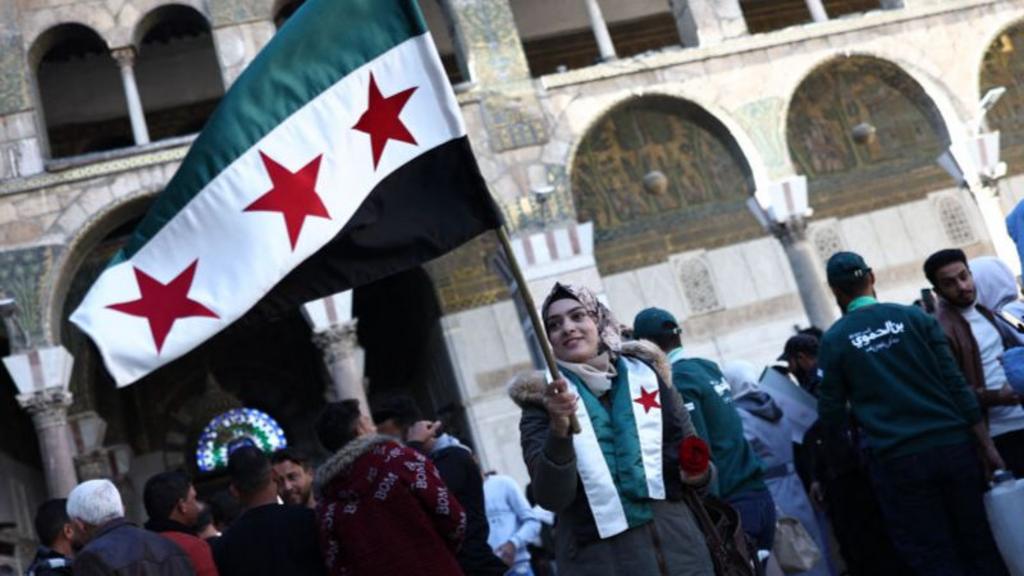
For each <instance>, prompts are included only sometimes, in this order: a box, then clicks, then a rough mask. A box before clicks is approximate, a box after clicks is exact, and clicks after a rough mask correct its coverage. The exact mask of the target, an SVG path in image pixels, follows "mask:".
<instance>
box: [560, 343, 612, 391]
mask: <svg viewBox="0 0 1024 576" xmlns="http://www.w3.org/2000/svg"><path fill="white" fill-rule="evenodd" d="M558 365H559V366H561V367H562V368H565V369H566V370H568V371H570V372H572V373H573V374H575V375H577V376H579V377H580V380H583V383H584V384H586V385H587V388H589V389H590V391H591V392H593V393H594V396H597V397H598V398H600V397H601V396H604V395H605V393H606V392H608V390H610V389H611V387H612V380H614V379H615V377H616V376H617V375H618V372H617V371H616V370H615V363H614V362H612V361H611V356H610V355H609V354H608V352H602V353H600V354H598V355H597V356H595V357H593V358H591V359H590V360H588V361H586V362H585V363H582V364H577V363H575V362H563V361H562V360H559V361H558Z"/></svg>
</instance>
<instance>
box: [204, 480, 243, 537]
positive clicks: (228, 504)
mask: <svg viewBox="0 0 1024 576" xmlns="http://www.w3.org/2000/svg"><path fill="white" fill-rule="evenodd" d="M207 503H209V505H210V513H211V514H213V523H214V525H215V526H216V527H217V529H218V530H226V529H227V528H228V526H231V523H232V522H234V521H235V518H238V515H239V514H241V513H242V506H241V505H240V504H239V503H238V500H236V499H235V497H234V496H232V495H231V493H230V492H228V491H227V490H221V491H220V492H214V494H213V495H212V496H210V498H209V500H207Z"/></svg>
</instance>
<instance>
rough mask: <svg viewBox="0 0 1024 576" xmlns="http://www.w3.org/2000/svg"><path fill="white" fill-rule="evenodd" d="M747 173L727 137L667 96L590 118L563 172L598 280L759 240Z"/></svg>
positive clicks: (703, 115) (697, 111)
mask: <svg viewBox="0 0 1024 576" xmlns="http://www.w3.org/2000/svg"><path fill="white" fill-rule="evenodd" d="M753 191H754V185H753V177H752V175H751V171H750V166H749V165H748V163H747V160H746V158H745V157H744V156H743V154H742V152H740V150H739V146H738V145H737V143H736V141H735V140H734V139H733V137H732V135H731V134H730V133H729V131H728V130H727V129H726V128H725V126H723V125H722V123H721V122H719V121H718V120H717V119H715V118H714V117H713V116H711V114H709V113H708V112H707V111H705V110H704V109H702V108H700V107H699V106H697V105H695V104H693V103H691V102H688V101H686V100H681V99H677V98H670V97H665V96H648V97H643V98H637V99H634V100H630V101H628V102H626V103H624V104H621V105H619V106H618V107H616V108H614V109H612V110H611V111H610V112H608V113H607V114H606V115H605V116H604V117H603V118H601V119H600V120H598V121H597V123H595V124H594V125H593V126H592V127H591V128H590V130H589V131H588V132H587V134H586V135H585V136H584V138H583V140H582V141H581V142H580V144H579V147H578V150H577V153H576V157H575V160H574V163H573V168H572V194H573V197H574V199H575V203H576V212H577V219H578V220H579V221H580V222H588V221H592V222H593V223H594V244H595V248H594V249H595V255H596V258H597V264H598V268H599V269H600V270H601V272H602V274H611V273H615V272H620V271H624V270H631V269H634V268H638V267H640V266H645V265H650V264H656V263H659V262H664V261H666V260H667V258H668V257H669V256H670V255H672V254H677V253H680V252H685V251H688V250H693V249H697V248H711V247H714V246H722V245H726V244H731V243H733V242H738V241H742V240H747V239H750V238H754V237H757V236H759V235H761V234H762V231H761V229H760V228H759V227H758V225H757V222H756V221H755V220H754V218H753V217H752V216H751V215H750V213H749V212H748V211H747V208H746V201H747V198H749V197H750V195H751V194H753Z"/></svg>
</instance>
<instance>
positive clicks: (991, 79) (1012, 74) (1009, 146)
mask: <svg viewBox="0 0 1024 576" xmlns="http://www.w3.org/2000/svg"><path fill="white" fill-rule="evenodd" d="M996 86H1003V87H1005V88H1006V94H1003V97H1002V99H1000V100H999V103H997V104H996V106H995V108H992V110H991V111H989V113H988V115H987V116H986V119H987V120H988V125H989V127H990V128H992V129H993V130H999V131H1000V133H1001V134H1000V138H1001V141H1002V158H1003V160H1004V161H1005V162H1006V163H1007V164H1008V165H1009V166H1008V168H1009V171H1010V173H1011V174H1020V173H1022V172H1024V24H1018V25H1017V26H1014V27H1013V28H1010V29H1009V30H1007V31H1006V32H1004V33H1003V34H1001V35H999V37H998V38H996V40H995V42H993V43H992V46H990V47H989V49H988V52H986V53H985V61H984V64H983V67H982V71H981V93H982V94H983V95H984V94H985V93H986V92H988V90H990V89H991V88H994V87H996Z"/></svg>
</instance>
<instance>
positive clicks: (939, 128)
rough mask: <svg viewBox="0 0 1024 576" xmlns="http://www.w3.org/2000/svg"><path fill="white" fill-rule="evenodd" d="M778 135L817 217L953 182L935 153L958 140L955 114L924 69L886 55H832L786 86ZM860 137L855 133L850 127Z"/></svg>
mask: <svg viewBox="0 0 1024 576" xmlns="http://www.w3.org/2000/svg"><path fill="white" fill-rule="evenodd" d="M786 110H787V111H786V123H785V136H786V144H787V148H788V151H789V155H790V158H791V161H792V164H793V170H794V172H796V173H800V174H803V175H805V176H807V179H808V188H809V194H810V201H811V205H812V206H813V207H814V209H815V215H816V216H818V217H838V216H846V215H850V214H856V213H860V212H864V211H868V210H873V209H879V208H883V207H885V206H890V205H893V204H898V203H901V202H906V201H909V200H913V199H918V198H922V197H924V196H925V195H926V194H927V193H929V192H932V191H934V190H937V189H941V188H947V187H949V186H950V185H951V184H952V181H951V180H950V179H949V176H948V175H947V174H946V173H945V172H944V171H943V170H942V169H941V168H939V166H938V164H937V163H936V158H937V157H938V156H939V155H940V154H941V153H942V152H943V151H944V150H946V149H947V148H948V147H950V145H954V144H956V145H959V144H962V143H963V140H964V134H963V130H962V128H961V127H960V125H959V124H960V116H959V114H957V111H956V108H955V106H954V104H953V102H952V101H951V99H950V98H949V97H948V95H947V94H945V93H944V92H943V91H942V89H941V88H939V87H938V85H937V84H936V83H935V82H932V81H931V80H930V79H928V78H927V77H926V76H924V75H922V74H921V73H918V72H916V71H911V70H909V69H908V67H906V66H903V65H901V64H898V63H896V62H894V61H892V60H889V59H887V58H882V57H878V56H875V55H868V54H842V55H833V56H830V57H828V58H826V59H825V60H823V61H821V62H819V63H817V64H816V65H815V66H813V67H812V68H811V69H810V70H809V72H808V73H807V74H805V75H804V76H803V77H802V78H801V79H800V81H799V83H798V84H797V86H796V88H795V89H794V90H793V92H792V93H791V94H790V98H789V102H788V104H787V107H786ZM857 127H859V128H858V130H861V129H863V128H867V129H868V132H866V133H864V134H863V135H866V138H861V137H855V136H854V132H855V130H854V128H857Z"/></svg>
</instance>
